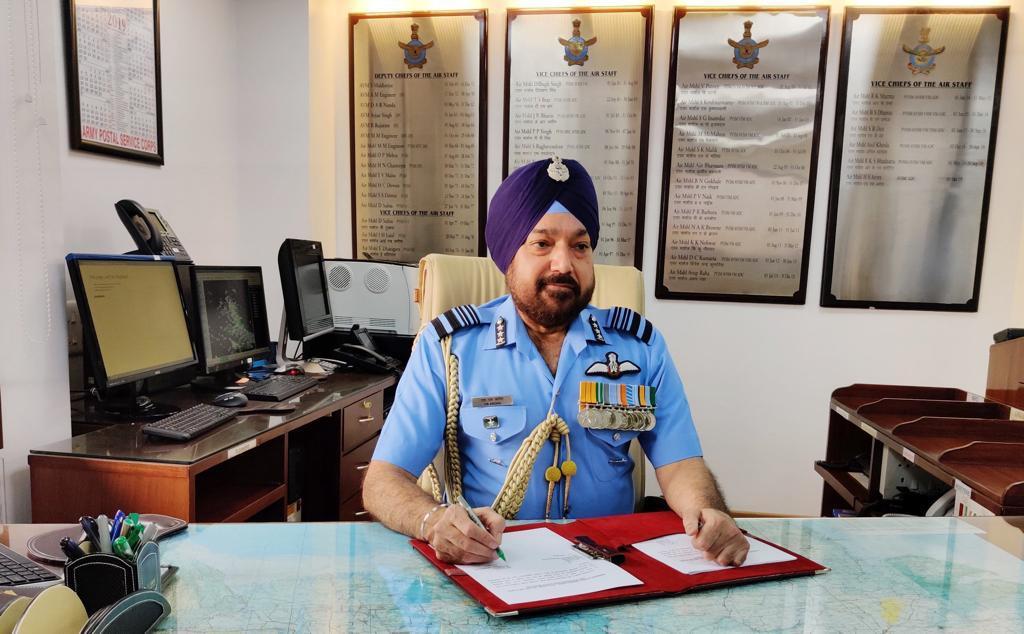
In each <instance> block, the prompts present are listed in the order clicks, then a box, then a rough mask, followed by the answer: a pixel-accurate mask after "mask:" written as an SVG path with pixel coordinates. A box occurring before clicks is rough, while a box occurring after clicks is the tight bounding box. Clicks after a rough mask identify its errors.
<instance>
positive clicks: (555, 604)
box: [410, 511, 828, 616]
mask: <svg viewBox="0 0 1024 634" xmlns="http://www.w3.org/2000/svg"><path fill="white" fill-rule="evenodd" d="M531 528H547V529H549V530H551V531H553V532H555V533H557V534H558V535H561V536H562V537H564V538H566V539H568V540H570V541H575V538H576V537H577V536H580V535H586V536H587V537H590V538H591V539H592V540H594V541H595V542H597V543H598V544H600V545H602V546H606V547H609V548H612V549H619V548H620V547H627V548H625V549H624V551H623V553H624V554H625V556H626V560H625V562H624V563H622V564H621V566H622V568H623V569H624V570H626V571H627V572H629V573H630V574H631V575H633V576H634V577H636V578H637V579H640V580H641V581H643V585H639V586H629V587H625V588H612V589H611V590H603V591H601V592H591V593H588V594H580V595H576V596H571V597H559V598H557V599H547V600H545V601H533V602H529V603H515V604H511V605H510V604H508V603H505V602H504V601H501V600H500V599H498V597H496V596H494V595H493V594H491V593H490V592H488V591H487V590H486V589H484V587H483V586H482V585H480V584H479V583H477V582H476V581H475V580H474V579H473V578H472V577H470V576H469V575H467V574H466V573H464V572H462V571H461V570H459V569H458V568H456V567H455V566H454V565H452V564H446V563H443V562H441V561H440V560H439V559H437V557H435V556H434V549H433V548H431V547H430V544H427V543H426V542H422V541H419V540H411V541H410V543H411V544H412V545H413V548H415V549H416V550H418V551H419V552H420V553H421V554H422V555H423V556H424V557H426V558H427V559H428V560H429V561H430V563H432V564H434V565H435V566H437V567H438V568H439V569H440V570H441V571H442V572H443V573H445V574H446V575H448V576H449V577H450V578H451V580H452V581H454V582H455V583H456V584H457V585H458V586H459V587H460V588H462V589H463V590H465V591H466V592H467V593H468V594H469V596H471V597H473V598H474V599H476V600H477V601H478V602H479V603H480V604H481V605H483V606H484V609H485V610H487V612H488V613H490V614H491V615H492V616H515V615H519V614H529V613H533V612H542V611H546V610H555V609H563V608H576V607H582V606H588V605H598V604H602V603H614V602H617V601H636V600H638V599H648V598H653V597H665V596H672V595H677V594H682V593H684V592H690V591H692V590H702V589H705V588H714V587H718V586H725V585H735V584H740V583H752V582H756V581H767V580H770V579H782V578H785V577H798V576H802V575H813V574H820V573H823V572H827V571H828V568H826V567H825V566H822V565H821V564H818V563H815V562H813V561H811V560H810V559H807V558H805V557H802V556H800V555H799V554H797V553H794V552H792V551H790V550H786V549H785V548H782V547H781V546H776V545H775V544H772V543H771V542H768V541H765V540H763V539H760V538H758V537H754V536H753V535H748V537H750V539H757V540H758V541H762V542H764V543H766V544H770V545H772V546H775V547H776V548H778V549H779V550H782V551H784V552H787V553H789V554H791V555H793V556H794V557H796V559H795V560H793V561H786V562H782V563H777V564H763V565H758V566H748V567H745V568H729V569H727V570H717V571H714V572H704V573H700V574H695V575H686V574H683V573H681V572H678V571H676V570H674V569H673V568H670V567H668V566H666V565H665V564H663V563H661V562H659V561H656V560H654V559H652V558H651V557H648V556H647V555H645V554H643V553H642V552H640V551H639V550H637V549H635V548H628V546H630V545H631V544H635V543H637V542H643V541H647V540H649V539H655V538H658V537H664V536H666V535H674V534H677V533H682V532H684V531H683V522H682V520H681V519H680V518H679V516H678V515H676V514H675V513H673V512H671V511H663V512H660V513H639V514H634V515H613V516H609V517H598V518H589V519H581V520H575V521H573V522H569V523H566V524H556V523H548V522H540V523H535V524H521V525H518V526H511V527H509V528H508V529H506V530H507V531H508V532H512V531H522V530H527V529H531Z"/></svg>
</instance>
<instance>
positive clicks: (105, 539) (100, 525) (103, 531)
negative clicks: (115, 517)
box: [96, 515, 114, 553]
mask: <svg viewBox="0 0 1024 634" xmlns="http://www.w3.org/2000/svg"><path fill="white" fill-rule="evenodd" d="M96 532H98V533H99V534H100V550H101V551H102V552H105V553H111V552H114V551H113V550H111V548H110V520H109V519H107V516H106V515H97V516H96Z"/></svg>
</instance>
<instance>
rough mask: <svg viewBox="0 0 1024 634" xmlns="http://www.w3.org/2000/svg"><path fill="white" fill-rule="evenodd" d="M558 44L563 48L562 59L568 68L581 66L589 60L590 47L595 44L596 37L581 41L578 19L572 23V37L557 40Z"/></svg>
mask: <svg viewBox="0 0 1024 634" xmlns="http://www.w3.org/2000/svg"><path fill="white" fill-rule="evenodd" d="M558 43H559V44H561V45H562V46H564V47H565V56H564V57H562V59H564V60H565V61H566V62H567V63H568V64H569V66H583V62H585V61H587V60H588V59H590V47H591V46H593V45H594V44H597V37H592V38H590V39H589V40H585V39H583V36H582V35H580V21H579V19H576V20H573V21H572V37H570V38H569V39H565V38H564V37H560V38H558Z"/></svg>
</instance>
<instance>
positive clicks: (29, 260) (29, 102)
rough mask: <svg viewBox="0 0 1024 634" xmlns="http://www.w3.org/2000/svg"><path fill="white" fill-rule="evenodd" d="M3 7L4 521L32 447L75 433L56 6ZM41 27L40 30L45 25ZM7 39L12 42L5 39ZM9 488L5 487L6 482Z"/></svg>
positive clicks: (0, 389)
mask: <svg viewBox="0 0 1024 634" xmlns="http://www.w3.org/2000/svg"><path fill="white" fill-rule="evenodd" d="M8 2H9V4H6V3H5V4H4V5H3V8H2V9H0V11H2V15H3V17H4V20H3V22H2V24H3V26H0V42H4V44H5V45H4V46H3V47H2V52H0V95H2V99H0V117H2V118H0V121H3V125H0V298H2V300H0V350H3V353H2V356H3V362H2V363H0V399H2V407H3V441H4V448H3V450H2V451H0V458H2V460H3V464H2V466H0V476H2V477H3V481H2V482H0V495H2V496H3V497H4V498H5V502H6V503H5V504H3V508H2V510H0V521H12V522H16V521H27V520H28V505H29V499H28V490H29V486H28V469H27V466H26V465H27V462H26V457H27V455H28V450H29V449H30V448H31V447H34V446H37V445H40V444H45V443H49V442H53V441H55V440H59V439H60V438H66V437H67V436H68V434H69V433H70V430H71V423H70V418H69V407H68V398H67V393H68V364H67V347H66V345H65V340H66V332H65V327H64V284H63V282H64V273H63V269H64V263H63V253H64V245H63V238H64V227H63V224H62V220H61V213H60V204H61V196H60V189H59V187H56V186H54V184H55V183H58V182H59V178H60V165H59V162H58V160H57V148H58V147H59V146H60V143H61V142H62V140H63V137H61V136H60V135H59V134H58V125H57V119H58V108H57V105H56V102H57V98H58V93H59V92H60V91H58V89H57V86H56V84H54V83H53V82H50V81H49V78H50V76H51V75H52V73H53V72H54V66H55V62H54V60H53V59H52V56H50V55H49V51H50V50H51V49H52V47H53V46H54V42H55V40H56V39H57V38H56V34H55V32H54V31H53V30H52V29H49V28H45V25H47V24H50V23H51V22H52V21H53V20H54V19H55V16H56V14H57V4H56V3H52V2H50V3H47V2H42V3H38V5H36V3H22V2H18V3H15V2H14V1H13V0H8ZM41 25H42V27H43V28H40V27H41ZM8 44H9V45H8ZM4 485H6V486H4Z"/></svg>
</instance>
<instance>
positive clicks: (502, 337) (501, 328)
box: [494, 317, 507, 348]
mask: <svg viewBox="0 0 1024 634" xmlns="http://www.w3.org/2000/svg"><path fill="white" fill-rule="evenodd" d="M506 343H507V335H506V334H505V318H504V317H498V319H497V320H496V321H495V322H494V345H496V346H497V347H499V348H500V347H502V346H504V345H505V344H506Z"/></svg>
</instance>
